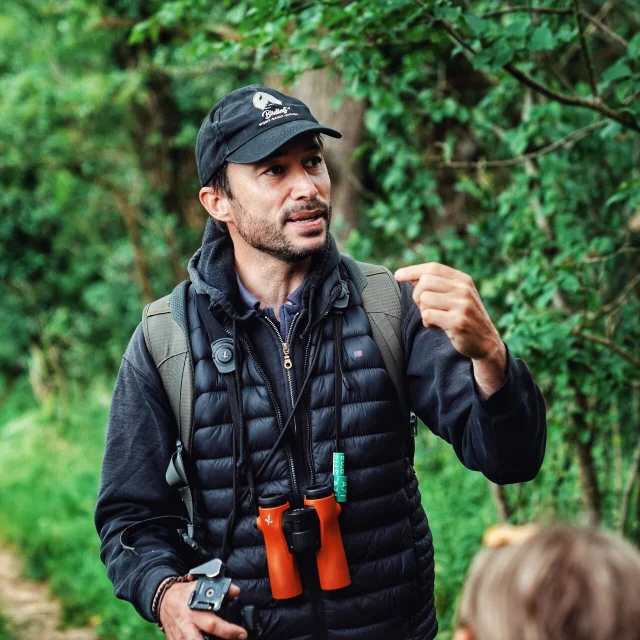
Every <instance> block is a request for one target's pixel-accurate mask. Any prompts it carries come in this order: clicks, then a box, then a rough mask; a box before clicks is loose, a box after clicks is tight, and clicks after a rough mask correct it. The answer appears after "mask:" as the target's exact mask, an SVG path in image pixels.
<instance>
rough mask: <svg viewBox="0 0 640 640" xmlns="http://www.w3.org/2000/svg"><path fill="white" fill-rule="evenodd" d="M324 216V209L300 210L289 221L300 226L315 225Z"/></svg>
mask: <svg viewBox="0 0 640 640" xmlns="http://www.w3.org/2000/svg"><path fill="white" fill-rule="evenodd" d="M324 217H325V212H324V209H313V210H312V211H299V212H298V213H296V214H295V215H294V216H291V218H289V219H288V220H287V222H293V223H295V224H297V225H300V226H313V225H314V224H315V223H317V222H319V221H320V220H322V219H323V218H324Z"/></svg>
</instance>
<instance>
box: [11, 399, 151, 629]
mask: <svg viewBox="0 0 640 640" xmlns="http://www.w3.org/2000/svg"><path fill="white" fill-rule="evenodd" d="M108 403H109V392H108V391H107V390H106V389H104V388H96V389H93V390H87V391H85V392H84V393H83V397H82V399H80V398H77V399H76V400H75V401H73V403H72V405H71V407H70V410H69V413H68V415H66V416H64V417H60V418H58V419H56V420H51V417H50V415H48V414H47V413H46V412H45V411H42V410H32V411H29V412H26V413H22V414H21V415H20V416H16V417H13V418H10V417H9V416H8V415H7V416H6V422H3V423H2V424H0V438H1V439H2V447H0V536H2V538H4V539H5V540H8V541H10V542H11V543H13V544H14V545H16V546H17V547H18V548H20V550H21V551H22V552H23V553H24V556H25V559H26V572H27V577H28V578H32V579H37V580H42V579H48V580H49V583H50V585H51V590H52V593H53V594H54V595H55V596H57V597H60V598H61V599H62V603H63V615H64V621H65V623H66V624H69V625H73V626H84V625H86V624H87V623H88V622H89V619H90V618H91V619H92V620H91V622H92V623H93V624H96V623H97V629H96V631H97V632H98V634H99V636H100V637H101V638H111V639H115V638H118V639H119V640H121V639H122V640H126V639H127V638H130V639H132V638H136V639H137V638H158V637H161V635H160V634H159V633H158V631H157V629H155V627H154V626H153V625H150V624H148V623H146V622H144V621H143V620H142V619H141V618H139V616H138V615H137V614H136V613H135V611H134V610H133V608H132V607H131V606H130V605H129V604H127V603H124V602H122V601H119V600H116V598H115V597H114V595H113V588H112V586H111V584H110V583H109V581H108V580H107V578H106V575H105V568H104V565H103V564H102V562H101V561H100V557H99V546H100V541H99V539H98V537H97V534H96V531H95V527H94V525H93V509H94V506H95V501H96V498H97V492H98V483H99V479H100V463H101V460H102V454H103V446H104V425H105V424H106V418H107V411H108Z"/></svg>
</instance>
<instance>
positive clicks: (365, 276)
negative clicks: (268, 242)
mask: <svg viewBox="0 0 640 640" xmlns="http://www.w3.org/2000/svg"><path fill="white" fill-rule="evenodd" d="M342 262H343V264H344V266H345V267H346V268H347V271H348V272H349V275H350V276H351V279H352V280H353V281H354V283H355V284H356V286H357V288H358V289H359V291H360V295H361V296H362V305H363V307H364V310H365V311H366V313H367V316H368V318H369V324H370V325H371V331H372V333H373V339H374V340H375V341H376V344H377V345H378V349H380V353H381V354H382V359H383V360H384V364H385V367H386V369H387V372H388V373H389V376H390V377H391V380H392V381H393V384H394V386H395V388H396V390H397V392H398V397H399V398H400V405H401V407H402V411H403V414H404V415H405V416H410V414H411V410H410V409H411V408H410V406H409V398H408V396H407V391H406V386H405V366H404V349H403V340H402V318H401V313H400V285H399V284H398V283H397V281H396V279H395V278H394V277H393V274H392V273H391V271H389V269H387V268H386V267H383V266H381V265H375V264H368V263H366V262H356V261H355V260H354V259H353V258H349V257H348V256H342ZM410 419H411V421H412V425H411V426H412V429H413V428H414V427H415V424H413V421H414V418H413V416H412V415H411V417H410Z"/></svg>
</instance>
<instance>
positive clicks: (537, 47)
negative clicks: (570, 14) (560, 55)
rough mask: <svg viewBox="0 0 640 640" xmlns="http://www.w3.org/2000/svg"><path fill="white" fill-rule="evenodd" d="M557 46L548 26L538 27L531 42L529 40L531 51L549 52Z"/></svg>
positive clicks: (532, 35)
mask: <svg viewBox="0 0 640 640" xmlns="http://www.w3.org/2000/svg"><path fill="white" fill-rule="evenodd" d="M554 45H555V38H554V37H553V33H551V29H549V27H547V26H546V25H542V26H541V27H537V28H536V29H534V31H533V33H532V34H531V40H529V51H547V50H549V49H553V47H554Z"/></svg>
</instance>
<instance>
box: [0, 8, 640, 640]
mask: <svg viewBox="0 0 640 640" xmlns="http://www.w3.org/2000/svg"><path fill="white" fill-rule="evenodd" d="M251 82H261V83H266V84H268V85H270V86H273V87H276V88H279V89H282V90H284V91H285V92H288V93H291V94H294V95H297V96H298V97H300V98H302V99H303V100H304V101H305V102H307V103H308V104H309V105H310V107H311V109H312V111H313V113H314V115H315V116H316V117H317V118H318V119H319V120H320V121H322V122H326V123H327V124H329V125H331V126H335V127H336V128H338V129H340V130H341V131H343V132H344V133H345V137H344V139H343V140H342V141H340V142H333V141H331V140H329V141H327V162H328V164H329V168H330V172H331V175H332V182H333V201H334V212H335V214H336V218H337V219H336V223H335V225H334V233H335V235H336V238H337V239H338V241H339V244H340V246H341V248H342V249H343V251H344V252H345V253H348V254H350V255H352V256H354V257H356V258H358V259H364V260H367V261H374V262H380V263H384V264H386V265H387V266H389V267H391V268H397V267H399V266H402V265H407V264H414V263H420V262H426V261H433V260H435V261H438V262H443V263H445V264H448V265H450V266H453V267H454V268H456V269H460V270H462V271H465V272H467V273H469V274H470V275H471V276H472V277H473V279H474V281H475V283H476V286H477V287H478V290H479V291H480V294H481V296H482V298H483V301H484V303H485V305H486V307H487V309H488V310H489V313H490V315H491V316H492V318H493V320H494V322H495V323H496V325H497V327H498V329H499V330H500V332H501V334H502V336H503V338H504V339H505V341H506V342H507V343H508V344H509V347H510V349H511V351H512V352H513V353H514V354H515V355H516V356H518V357H520V358H523V359H524V360H525V361H526V362H527V364H528V366H529V367H530V369H531V370H532V372H533V373H534V376H535V378H536V380H537V382H538V384H539V385H540V386H541V388H542V390H543V392H544V395H545V398H546V402H547V410H548V424H549V442H548V448H547V457H546V461H545V464H544V467H543V469H542V471H541V473H540V474H539V476H538V478H536V480H535V481H534V482H532V483H529V484H527V485H514V486H508V487H502V488H498V487H496V486H493V485H491V484H490V483H489V482H487V481H486V480H485V479H484V478H483V477H482V476H480V475H479V474H474V473H471V472H469V471H467V470H465V469H464V468H463V467H462V466H461V464H460V463H459V462H458V461H457V459H456V457H455V454H454V453H453V451H452V450H451V448H450V447H449V446H448V445H447V444H446V443H444V442H442V441H439V440H438V439H436V438H435V437H433V436H431V435H430V434H429V433H428V431H427V429H426V428H424V426H423V427H422V430H421V433H420V436H419V446H418V457H417V466H418V469H419V474H420V478H421V490H422V496H423V504H424V506H425V508H426V510H427V513H428V515H429V518H430V521H431V524H432V528H433V532H434V539H435V549H436V572H437V574H436V599H437V606H438V610H439V617H440V622H441V634H440V636H439V637H442V638H443V639H446V638H450V632H451V623H452V617H453V614H454V611H455V604H456V599H457V596H458V593H459V590H460V586H461V584H462V580H463V578H464V573H465V571H466V569H467V567H468V565H469V561H470V559H471V557H472V556H473V555H474V553H475V552H476V551H477V550H478V548H479V546H480V544H481V535H482V532H483V531H484V529H485V528H486V527H487V526H489V525H491V524H493V523H496V522H498V521H508V522H513V523H519V522H525V521H530V520H536V521H542V522H545V521H549V520H552V519H555V518H560V519H565V520H569V521H572V522H580V523H590V524H602V525H604V526H606V527H607V528H610V529H613V530H616V531H618V532H620V533H622V534H624V535H625V536H627V537H628V538H629V539H631V540H632V541H634V542H635V543H636V544H637V543H638V542H640V490H639V485H640V478H639V476H640V408H639V407H640V348H639V345H640V300H639V292H640V275H639V273H640V271H639V269H638V267H639V265H640V169H639V166H640V162H639V161H640V144H639V132H640V117H639V116H640V13H639V12H638V9H637V3H636V2H635V1H634V0H618V1H617V2H615V3H614V2H613V1H611V0H606V1H595V0H593V1H589V0H558V1H555V0H522V2H521V4H507V3H504V2H497V1H495V2H493V1H476V2H473V3H471V2H455V1H451V0H411V1H408V0H407V1H405V0H386V1H385V0H380V1H377V2H371V0H360V1H355V2H350V1H348V0H325V1H324V2H317V1H305V2H300V1H294V0H270V1H266V0H252V1H251V2H245V1H240V2H217V1H213V2H212V1H207V2H205V1H204V0H176V1H173V2H163V1H160V0H146V1H142V0H112V1H104V0H102V1H101V0H98V1H95V0H94V1H92V2H89V1H88V0H56V1H47V0H42V1H36V0H31V1H28V0H13V1H11V2H9V1H5V2H3V3H2V5H1V8H0V151H1V153H0V209H1V211H0V299H1V300H2V302H1V304H0V326H1V327H2V334H1V335H2V338H1V340H0V403H1V406H0V538H2V539H3V540H4V541H6V542H8V543H11V544H12V545H14V546H15V547H16V548H17V549H18V550H19V552H20V553H22V554H23V555H24V557H25V558H26V560H27V565H26V566H27V571H28V575H30V576H31V577H37V578H46V579H48V580H49V581H50V585H51V588H52V591H53V592H54V593H55V594H57V595H58V596H60V597H61V598H62V600H63V605H64V615H65V623H66V624H75V625H84V624H87V623H90V624H91V625H92V626H94V627H95V628H96V631H97V633H98V634H99V635H100V637H102V638H113V639H115V638H118V639H121V640H128V639H133V638H142V639H144V638H151V637H156V638H157V637H159V632H158V631H157V630H155V629H154V627H152V626H151V625H149V624H147V623H144V622H143V621H142V620H140V619H138V618H137V616H136V614H135V613H134V612H133V609H132V608H131V607H130V606H129V605H128V604H126V603H123V602H119V601H117V600H116V599H115V598H114V597H113V595H112V591H111V585H110V583H109V582H108V581H107V579H106V577H105V574H104V568H103V566H102V564H101V562H100V560H99V558H98V547H99V545H98V538H97V535H96V533H95V531H94V528H93V523H92V511H93V506H94V504H95V499H96V495H97V488H98V481H99V469H100V463H101V456H102V447H103V442H104V429H105V424H106V417H107V413H108V407H109V399H110V392H111V389H112V387H113V382H114V379H115V375H116V373H117V369H118V366H119V362H120V358H121V356H122V353H123V351H124V348H125V346H126V344H127V342H128V339H129V337H130V336H131V333H132V332H133V330H134V328H135V327H136V325H137V323H138V322H139V318H140V314H141V310H142V306H143V304H144V303H145V302H147V301H150V300H152V299H155V298H158V297H161V296H163V295H165V294H166V293H168V292H169V291H170V290H171V288H172V286H173V285H174V284H175V283H177V282H179V281H181V280H183V279H185V277H186V263H187V260H188V258H189V256H190V255H191V254H192V253H193V252H194V251H195V250H196V249H197V247H198V246H199V241H200V238H201V235H202V230H203V227H204V223H205V219H206V214H205V211H204V209H202V207H201V205H200V204H199V202H198V199H197V192H198V186H199V185H198V181H197V173H196V167H195V161H194V144H195V138H196V134H197V131H198V128H199V126H200V123H201V121H202V119H203V118H204V117H205V116H206V114H207V113H208V111H209V110H210V109H211V107H212V106H213V104H214V103H215V102H217V101H218V100H219V99H220V98H221V97H222V96H223V95H224V94H225V93H227V92H229V91H231V90H233V89H235V88H237V87H239V86H242V85H244V84H248V83H251ZM2 608H3V607H2V603H0V611H1V610H2ZM3 625H4V623H3V622H2V618H1V617H0V636H2V635H3V634H4V633H6V631H5V630H4V626H3Z"/></svg>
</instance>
